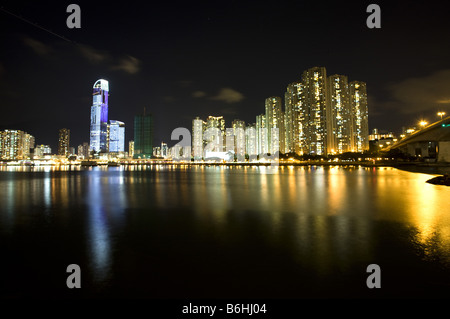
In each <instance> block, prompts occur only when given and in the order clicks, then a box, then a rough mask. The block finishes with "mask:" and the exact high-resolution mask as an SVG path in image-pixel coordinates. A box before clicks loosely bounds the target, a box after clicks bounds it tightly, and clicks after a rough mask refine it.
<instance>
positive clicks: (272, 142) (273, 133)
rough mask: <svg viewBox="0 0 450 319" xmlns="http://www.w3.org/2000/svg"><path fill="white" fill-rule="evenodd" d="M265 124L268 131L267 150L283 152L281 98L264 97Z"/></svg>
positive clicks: (272, 152)
mask: <svg viewBox="0 0 450 319" xmlns="http://www.w3.org/2000/svg"><path fill="white" fill-rule="evenodd" d="M265 106H266V124H267V131H268V141H267V142H268V152H269V153H271V154H275V153H276V152H280V151H281V153H284V150H285V140H284V113H283V111H282V109H281V98H280V97H278V96H272V97H269V98H267V99H266V101H265Z"/></svg>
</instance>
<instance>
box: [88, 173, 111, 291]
mask: <svg viewBox="0 0 450 319" xmlns="http://www.w3.org/2000/svg"><path fill="white" fill-rule="evenodd" d="M102 175H103V172H101V171H99V170H95V169H93V170H92V171H91V172H89V177H88V178H89V182H88V195H87V196H88V197H87V200H88V210H89V211H88V215H89V216H88V222H89V233H90V240H89V244H90V247H89V248H90V252H91V258H92V265H93V272H94V280H96V281H99V282H103V281H105V280H106V278H107V277H108V275H109V271H110V263H111V244H110V236H109V229H108V223H107V212H106V210H105V207H104V205H103V203H104V198H103V192H102V182H101V180H102Z"/></svg>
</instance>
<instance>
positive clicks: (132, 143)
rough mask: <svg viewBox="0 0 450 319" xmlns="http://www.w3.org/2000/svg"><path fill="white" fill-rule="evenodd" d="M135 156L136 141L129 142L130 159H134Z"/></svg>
mask: <svg viewBox="0 0 450 319" xmlns="http://www.w3.org/2000/svg"><path fill="white" fill-rule="evenodd" d="M133 156H134V141H129V142H128V157H131V158H132V157H133Z"/></svg>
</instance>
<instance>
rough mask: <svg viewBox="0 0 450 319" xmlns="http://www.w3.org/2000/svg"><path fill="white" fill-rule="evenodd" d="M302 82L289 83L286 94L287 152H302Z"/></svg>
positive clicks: (285, 126)
mask: <svg viewBox="0 0 450 319" xmlns="http://www.w3.org/2000/svg"><path fill="white" fill-rule="evenodd" d="M302 88H303V86H302V83H301V82H294V83H291V84H289V85H288V87H287V90H286V93H285V94H284V107H285V114H284V119H285V121H284V129H285V143H286V145H285V152H286V153H294V152H295V153H297V154H300V153H301V152H300V139H301V137H300V133H301V122H300V110H301V106H302Z"/></svg>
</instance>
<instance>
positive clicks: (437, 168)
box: [0, 160, 450, 175]
mask: <svg viewBox="0 0 450 319" xmlns="http://www.w3.org/2000/svg"><path fill="white" fill-rule="evenodd" d="M272 164H274V163H270V162H181V161H162V160H161V161H158V160H149V161H142V162H137V163H136V162H132V163H130V162H117V163H114V164H112V163H108V162H101V163H93V162H91V163H89V164H83V163H49V164H47V163H39V164H34V163H20V164H19V163H18V164H7V163H6V162H1V163H0V167H58V166H80V167H84V168H89V167H96V166H101V167H105V166H107V167H120V166H141V165H162V166H173V165H177V166H186V165H187V166H228V167H252V166H265V167H270V166H272ZM274 166H275V167H276V166H281V167H286V166H288V167H289V166H301V167H305V166H322V167H330V166H342V167H350V166H360V167H392V168H397V169H401V170H405V171H411V172H417V173H429V174H437V175H442V174H448V173H450V163H424V162H395V161H376V162H374V161H301V162H278V163H275V165H274Z"/></svg>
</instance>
